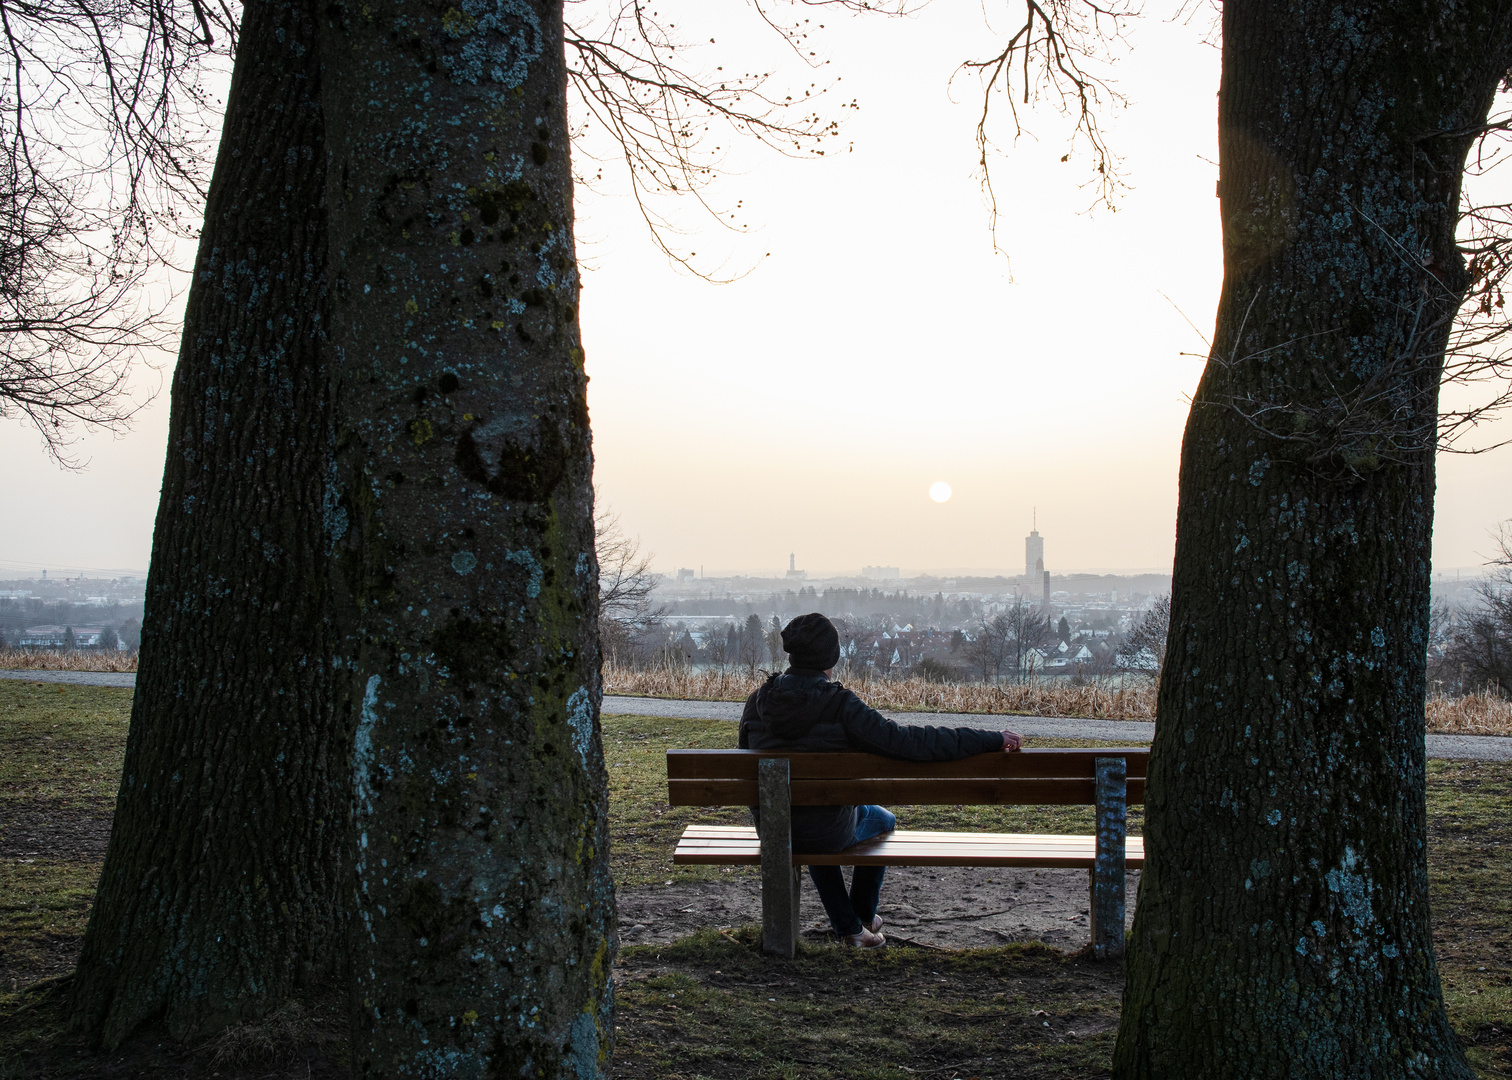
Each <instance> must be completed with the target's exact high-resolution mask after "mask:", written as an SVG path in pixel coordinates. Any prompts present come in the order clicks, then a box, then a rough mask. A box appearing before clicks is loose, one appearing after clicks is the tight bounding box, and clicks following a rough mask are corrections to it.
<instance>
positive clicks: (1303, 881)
mask: <svg viewBox="0 0 1512 1080" xmlns="http://www.w3.org/2000/svg"><path fill="white" fill-rule="evenodd" d="M1508 16H1509V11H1508V9H1507V8H1506V7H1505V5H1501V4H1498V3H1492V2H1489V0H1485V2H1471V3H1458V4H1447V3H1440V2H1438V0H1398V2H1390V3H1375V4H1368V5H1362V4H1344V3H1340V2H1324V0H1303V2H1298V3H1291V4H1277V3H1273V2H1269V0H1228V2H1227V3H1225V4H1224V6H1223V80H1222V86H1221V93H1220V105H1219V145H1220V152H1221V156H1222V177H1221V181H1220V184H1219V193H1220V200H1221V201H1220V210H1221V213H1222V215H1223V238H1224V240H1223V242H1224V284H1223V293H1222V299H1221V302H1220V306H1219V312H1218V319H1217V329H1216V332H1215V337H1214V348H1213V353H1212V355H1211V357H1210V359H1209V361H1208V365H1207V370H1206V372H1205V374H1204V376H1203V379H1202V382H1201V385H1200V387H1199V389H1198V392H1197V394H1196V397H1195V401H1194V405H1193V408H1192V412H1191V416H1190V418H1189V420H1188V423H1187V429H1186V437H1185V442H1184V444H1183V448H1182V459H1181V480H1180V507H1179V511H1178V516H1177V529H1176V561H1175V572H1174V578H1173V582H1172V599H1171V626H1170V637H1169V642H1168V647H1167V652H1166V659H1165V667H1164V671H1163V673H1162V676H1161V684H1160V696H1159V713H1158V717H1159V722H1158V725H1157V728H1156V738H1155V747H1154V756H1153V759H1152V761H1151V768H1150V781H1149V789H1148V802H1147V806H1146V819H1145V822H1146V823H1145V836H1146V845H1147V852H1148V861H1147V862H1146V864H1145V871H1144V875H1143V881H1142V882H1141V893H1140V898H1139V910H1138V915H1137V917H1136V919H1135V924H1134V934H1133V941H1132V945H1131V950H1130V954H1129V961H1128V962H1129V977H1128V983H1127V989H1126V990H1125V995H1124V1009H1123V1017H1122V1023H1121V1027H1120V1030H1119V1039H1118V1046H1117V1050H1116V1054H1115V1066H1114V1074H1115V1076H1118V1077H1121V1078H1135V1077H1139V1078H1145V1077H1148V1078H1161V1080H1168V1078H1173V1077H1177V1078H1179V1077H1199V1076H1200V1077H1212V1076H1232V1077H1276V1078H1282V1077H1285V1078H1295V1077H1339V1078H1343V1077H1349V1078H1352V1080H1356V1078H1363V1077H1379V1078H1382V1080H1385V1078H1388V1077H1390V1078H1399V1077H1410V1076H1424V1077H1426V1076H1441V1077H1468V1076H1469V1075H1470V1073H1469V1070H1468V1068H1467V1067H1466V1065H1465V1062H1464V1059H1463V1057H1462V1054H1461V1051H1460V1048H1459V1043H1458V1041H1457V1039H1456V1038H1455V1036H1454V1034H1453V1032H1452V1031H1451V1030H1450V1028H1449V1025H1448V1022H1447V1020H1446V1017H1445V1014H1444V1009H1443V1003H1442V999H1441V996H1440V990H1439V981H1438V974H1437V971H1436V968H1435V964H1434V958H1433V949H1432V938H1431V933H1430V925H1429V913H1428V882H1427V871H1426V857H1425V847H1426V842H1427V834H1426V828H1425V810H1424V747H1423V733H1424V714H1423V701H1424V692H1425V687H1426V676H1425V661H1426V646H1427V627H1428V607H1429V592H1428V585H1429V550H1430V540H1431V533H1432V523H1433V495H1434V474H1433V465H1434V456H1433V455H1434V445H1433V444H1434V440H1435V436H1436V423H1435V416H1436V410H1437V394H1438V383H1439V377H1440V372H1441V368H1442V364H1443V354H1444V347H1445V342H1446V340H1447V334H1448V332H1449V329H1450V322H1451V320H1452V317H1453V314H1454V311H1455V310H1456V308H1457V307H1458V304H1459V300H1460V298H1461V297H1462V295H1463V292H1464V289H1465V287H1466V284H1467V275H1466V272H1465V269H1464V266H1463V263H1462V260H1461V259H1460V257H1459V255H1458V253H1457V251H1456V248H1455V242H1454V229H1455V219H1456V212H1457V207H1458V199H1459V191H1460V178H1461V175H1462V172H1463V165H1464V159H1465V153H1466V150H1467V148H1468V146H1469V145H1470V143H1471V140H1472V138H1473V133H1474V129H1475V128H1476V127H1477V126H1478V125H1480V124H1481V123H1482V122H1483V120H1484V118H1485V116H1486V112H1487V109H1488V107H1489V105H1490V102H1491V99H1492V95H1493V92H1494V91H1495V90H1496V87H1497V83H1498V80H1499V79H1500V78H1501V77H1502V75H1503V74H1504V73H1505V72H1506V70H1507V64H1508V57H1509V51H1508V44H1509V37H1512V32H1509V25H1508Z"/></svg>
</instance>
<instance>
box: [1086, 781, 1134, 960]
mask: <svg viewBox="0 0 1512 1080" xmlns="http://www.w3.org/2000/svg"><path fill="white" fill-rule="evenodd" d="M1125 770H1126V762H1125V761H1124V759H1123V758H1098V759H1097V860H1096V863H1095V865H1094V866H1093V869H1092V919H1091V922H1092V954H1093V955H1094V956H1096V957H1097V959H1099V960H1114V959H1117V958H1118V957H1120V956H1122V955H1123V951H1124V871H1125V854H1124V852H1125V840H1126V837H1127V834H1128V821H1127V808H1128V793H1129V789H1128V782H1127V773H1126V771H1125Z"/></svg>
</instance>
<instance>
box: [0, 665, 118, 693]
mask: <svg viewBox="0 0 1512 1080" xmlns="http://www.w3.org/2000/svg"><path fill="white" fill-rule="evenodd" d="M0 679H25V680H26V681H27V682H61V683H74V684H76V685H78V686H124V687H127V688H131V687H134V686H136V672H134V671H41V670H38V669H35V668H21V669H19V670H16V669H10V668H3V669H0Z"/></svg>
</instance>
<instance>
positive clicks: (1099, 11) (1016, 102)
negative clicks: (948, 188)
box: [961, 0, 1138, 244]
mask: <svg viewBox="0 0 1512 1080" xmlns="http://www.w3.org/2000/svg"><path fill="white" fill-rule="evenodd" d="M1020 2H1021V3H1022V4H1023V21H1022V22H1021V23H1019V24H1018V26H1017V28H1016V29H1015V30H1014V32H1013V34H1012V35H1011V36H1010V37H1009V38H1008V40H1007V42H1006V43H1004V44H1003V46H1002V47H1001V48H1000V49H999V50H998V51H997V52H996V53H995V54H994V55H992V56H989V57H987V58H985V59H982V60H968V61H967V62H965V63H964V64H962V65H961V70H962V71H966V72H971V73H973V74H975V75H976V76H977V78H978V80H979V83H980V86H981V94H982V109H981V113H980V115H979V118H978V120H977V127H976V142H977V151H978V153H979V155H980V156H979V159H978V167H979V168H980V169H981V171H982V191H983V194H984V195H985V196H986V198H987V205H988V209H989V212H990V214H991V231H992V236H993V242H994V244H996V238H997V224H998V201H997V194H996V192H995V191H994V190H993V186H992V169H991V164H990V161H991V153H992V139H991V136H990V134H989V120H990V119H991V116H992V103H993V99H994V94H995V93H996V94H1001V95H1002V99H1003V101H1005V102H1006V103H1007V105H1008V114H1009V119H1010V121H1011V123H1012V126H1013V138H1014V141H1017V140H1018V139H1019V137H1020V136H1022V135H1023V134H1024V131H1025V129H1024V124H1023V118H1022V117H1021V116H1020V114H1019V108H1020V107H1021V106H1022V107H1025V108H1029V107H1032V106H1034V105H1036V104H1038V103H1040V102H1041V101H1048V102H1049V103H1050V104H1051V105H1052V106H1053V107H1054V108H1055V109H1056V110H1057V111H1058V112H1060V113H1061V115H1063V116H1067V117H1069V118H1070V119H1071V121H1072V124H1073V127H1072V133H1071V138H1070V143H1071V148H1070V149H1069V150H1067V152H1066V155H1065V156H1064V157H1062V158H1061V160H1062V161H1067V160H1069V159H1070V157H1071V155H1072V153H1074V152H1075V151H1076V148H1077V147H1078V146H1081V147H1084V148H1085V149H1086V151H1087V152H1088V153H1089V154H1090V156H1091V158H1092V169H1093V174H1094V175H1093V177H1092V180H1091V183H1092V185H1093V186H1094V188H1095V190H1096V193H1097V195H1096V199H1095V200H1094V203H1097V202H1100V203H1102V204H1104V205H1107V206H1111V205H1112V204H1113V198H1114V195H1115V194H1116V193H1117V191H1118V189H1119V188H1120V187H1121V186H1122V184H1121V181H1120V180H1119V176H1118V166H1119V159H1118V158H1117V156H1116V155H1115V154H1114V153H1113V151H1112V149H1111V148H1110V147H1109V145H1108V142H1107V139H1106V137H1105V135H1104V133H1103V129H1102V120H1101V117H1100V112H1101V111H1102V110H1103V109H1106V108H1111V107H1116V106H1119V105H1122V104H1123V103H1124V98H1123V96H1122V95H1121V94H1120V93H1119V92H1118V91H1117V90H1116V89H1115V88H1114V87H1113V85H1112V84H1111V83H1110V82H1109V81H1108V80H1107V79H1106V78H1105V77H1103V76H1101V75H1099V74H1097V72H1096V70H1095V69H1096V68H1097V67H1100V66H1103V65H1105V64H1106V63H1107V61H1108V60H1109V59H1110V58H1111V51H1112V48H1113V46H1114V45H1115V44H1116V43H1117V42H1118V41H1119V40H1120V39H1121V38H1122V36H1123V27H1124V24H1125V22H1126V21H1127V20H1129V19H1131V18H1135V17H1136V16H1137V15H1138V11H1137V10H1136V9H1135V8H1134V7H1133V6H1132V5H1131V4H1130V3H1128V2H1126V0H1113V3H1111V4H1109V5H1107V6H1105V5H1104V4H1101V3H1098V2H1097V0H1020Z"/></svg>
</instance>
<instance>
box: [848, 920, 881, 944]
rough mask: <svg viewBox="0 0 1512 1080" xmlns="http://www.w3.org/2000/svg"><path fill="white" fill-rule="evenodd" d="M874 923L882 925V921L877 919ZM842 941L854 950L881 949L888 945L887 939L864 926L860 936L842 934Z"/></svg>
mask: <svg viewBox="0 0 1512 1080" xmlns="http://www.w3.org/2000/svg"><path fill="white" fill-rule="evenodd" d="M872 922H873V923H874V924H876V925H878V926H880V925H881V923H880V921H878V920H876V919H873V920H872ZM840 940H841V941H843V942H845V944H847V945H849V946H850V947H851V948H853V949H880V948H881V947H882V946H884V945H886V944H887V939H886V938H885V937H883V936H882V935H881V934H879V933H877V932H876V931H874V930H868V929H867V928H866V927H864V926H863V927H862V928H861V932H860V933H859V934H841V935H840Z"/></svg>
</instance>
